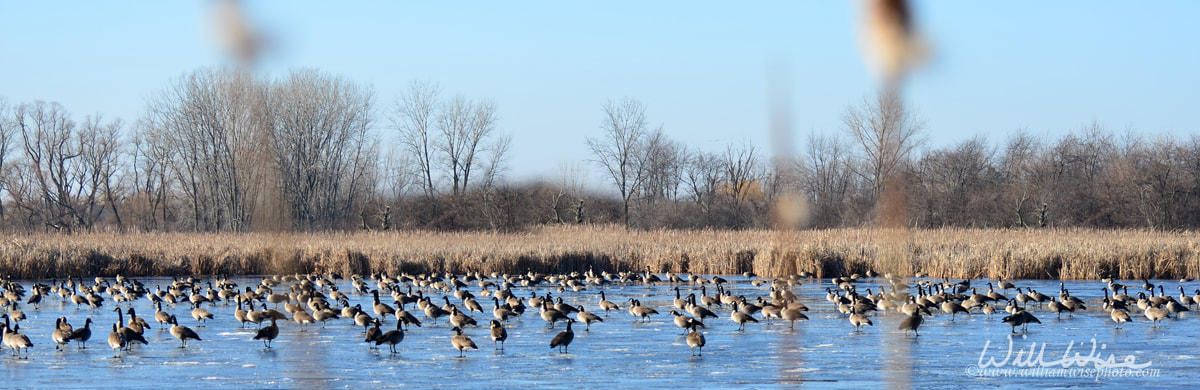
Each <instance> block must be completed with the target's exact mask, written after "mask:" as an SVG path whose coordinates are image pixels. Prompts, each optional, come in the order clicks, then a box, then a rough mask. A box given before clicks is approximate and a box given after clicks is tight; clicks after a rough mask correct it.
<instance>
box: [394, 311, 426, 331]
mask: <svg viewBox="0 0 1200 390" xmlns="http://www.w3.org/2000/svg"><path fill="white" fill-rule="evenodd" d="M396 321H400V322H403V323H404V330H406V331H407V330H408V327H409V325H416V326H417V327H418V328H420V327H421V320H418V319H417V317H414V316H413V315H412V314H411V313H409V312H408V311H406V310H404V309H400V310H396Z"/></svg>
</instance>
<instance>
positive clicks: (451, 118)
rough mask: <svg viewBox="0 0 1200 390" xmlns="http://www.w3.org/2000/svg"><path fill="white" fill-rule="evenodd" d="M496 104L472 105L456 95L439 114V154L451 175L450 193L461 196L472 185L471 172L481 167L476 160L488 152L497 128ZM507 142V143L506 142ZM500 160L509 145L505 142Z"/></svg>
mask: <svg viewBox="0 0 1200 390" xmlns="http://www.w3.org/2000/svg"><path fill="white" fill-rule="evenodd" d="M496 120H497V115H496V105H495V104H494V103H492V102H490V101H483V102H478V103H476V102H472V101H470V100H467V98H465V97H462V96H456V97H455V98H454V99H453V100H451V101H449V102H447V103H446V104H445V105H444V106H443V108H442V109H441V110H440V111H439V114H438V117H437V128H438V130H439V132H440V133H441V138H440V139H439V140H438V144H437V147H438V151H439V152H440V153H439V155H440V156H442V159H443V163H444V164H445V165H444V167H445V168H444V169H445V170H446V172H447V174H448V175H449V176H450V183H451V185H450V193H451V195H453V196H456V197H457V196H461V195H462V194H463V193H464V192H466V189H467V186H468V185H469V184H470V180H471V173H472V172H473V171H474V169H475V167H476V166H477V165H478V164H479V162H478V161H476V159H478V158H479V157H480V155H482V154H483V153H484V152H486V149H488V148H487V147H485V146H486V145H487V144H485V142H487V140H488V139H489V137H490V136H491V135H492V133H493V132H494V131H495V128H496ZM502 142H503V141H502ZM500 147H501V149H499V150H495V151H499V152H501V154H499V157H501V160H497V161H502V156H503V154H502V153H503V151H504V150H505V149H507V147H508V145H507V144H506V143H502V144H501V145H500Z"/></svg>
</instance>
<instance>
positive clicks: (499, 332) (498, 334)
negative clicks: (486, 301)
mask: <svg viewBox="0 0 1200 390" xmlns="http://www.w3.org/2000/svg"><path fill="white" fill-rule="evenodd" d="M504 340H508V330H507V329H504V325H501V324H500V321H497V320H492V347H493V349H501V350H503V349H504ZM496 343H500V346H499V347H496Z"/></svg>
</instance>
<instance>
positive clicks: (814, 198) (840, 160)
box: [799, 134, 851, 227]
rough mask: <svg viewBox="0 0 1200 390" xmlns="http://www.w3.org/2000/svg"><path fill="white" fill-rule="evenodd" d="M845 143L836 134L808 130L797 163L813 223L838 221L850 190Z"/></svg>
mask: <svg viewBox="0 0 1200 390" xmlns="http://www.w3.org/2000/svg"><path fill="white" fill-rule="evenodd" d="M848 160H849V156H848V152H847V151H846V146H845V144H843V143H842V142H841V140H839V139H838V138H837V137H836V136H828V135H816V134H812V135H810V136H809V138H808V147H807V149H806V153H805V155H804V159H803V160H799V161H802V162H803V163H802V166H801V167H799V170H800V172H801V175H802V177H803V179H802V182H803V184H802V187H803V188H804V193H805V195H806V197H807V198H808V200H809V202H810V204H811V205H812V206H813V211H812V217H811V219H810V222H811V224H812V225H813V226H816V227H835V226H840V225H841V224H842V222H843V221H842V206H843V204H844V202H845V201H846V197H847V196H849V194H850V185H851V180H850V165H849V164H850V162H849V161H848Z"/></svg>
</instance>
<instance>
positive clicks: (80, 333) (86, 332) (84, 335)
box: [67, 318, 92, 349]
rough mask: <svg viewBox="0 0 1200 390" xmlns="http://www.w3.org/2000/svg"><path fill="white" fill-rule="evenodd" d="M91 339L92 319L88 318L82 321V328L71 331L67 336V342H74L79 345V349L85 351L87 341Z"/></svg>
mask: <svg viewBox="0 0 1200 390" xmlns="http://www.w3.org/2000/svg"><path fill="white" fill-rule="evenodd" d="M90 338H92V319H91V318H88V319H87V320H85V321H83V327H82V328H79V329H75V330H73V331H71V334H70V335H68V336H67V341H75V342H77V343H79V349H87V341H88V339H90Z"/></svg>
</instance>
